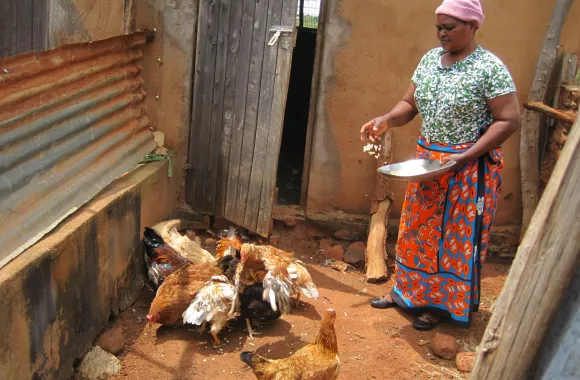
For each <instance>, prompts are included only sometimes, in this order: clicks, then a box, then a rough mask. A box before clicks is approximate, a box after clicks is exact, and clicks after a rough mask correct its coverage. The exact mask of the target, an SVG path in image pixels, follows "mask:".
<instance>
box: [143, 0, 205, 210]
mask: <svg viewBox="0 0 580 380" xmlns="http://www.w3.org/2000/svg"><path fill="white" fill-rule="evenodd" d="M197 4H198V2H197V0H138V1H135V6H134V14H135V16H134V20H133V23H134V28H135V29H137V30H143V29H149V30H153V28H155V29H156V30H157V33H156V38H155V41H153V43H151V44H149V45H148V46H147V49H146V50H145V58H144V60H143V73H142V76H143V79H144V80H145V91H146V92H147V94H149V96H148V98H147V99H146V106H147V112H148V114H149V117H150V118H151V121H152V123H153V125H155V127H156V129H157V130H160V131H162V132H163V133H164V134H165V146H167V147H168V148H169V149H171V150H173V151H174V152H175V157H176V160H175V162H174V163H173V164H174V171H173V172H174V173H175V174H174V175H176V176H177V181H178V183H179V187H178V192H177V193H176V199H181V200H183V198H184V194H183V191H184V190H185V171H186V165H187V151H188V148H189V130H190V124H189V121H190V118H191V89H192V83H193V79H192V73H193V63H194V57H195V41H196V30H197V29H196V28H197ZM158 59H161V62H158ZM156 96H159V99H156Z"/></svg>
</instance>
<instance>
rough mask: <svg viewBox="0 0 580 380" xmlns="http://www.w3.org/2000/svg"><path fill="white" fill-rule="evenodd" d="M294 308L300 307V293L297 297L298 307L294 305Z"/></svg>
mask: <svg viewBox="0 0 580 380" xmlns="http://www.w3.org/2000/svg"><path fill="white" fill-rule="evenodd" d="M294 306H295V307H298V306H300V293H298V294H297V295H296V305H294Z"/></svg>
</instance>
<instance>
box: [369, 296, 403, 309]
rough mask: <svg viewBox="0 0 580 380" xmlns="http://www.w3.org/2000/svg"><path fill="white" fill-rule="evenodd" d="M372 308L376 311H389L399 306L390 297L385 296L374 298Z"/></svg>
mask: <svg viewBox="0 0 580 380" xmlns="http://www.w3.org/2000/svg"><path fill="white" fill-rule="evenodd" d="M371 306H372V307H374V308H375V309H388V308H391V307H395V306H397V304H396V303H395V302H393V300H392V299H391V297H390V296H383V297H379V298H373V299H372V300H371Z"/></svg>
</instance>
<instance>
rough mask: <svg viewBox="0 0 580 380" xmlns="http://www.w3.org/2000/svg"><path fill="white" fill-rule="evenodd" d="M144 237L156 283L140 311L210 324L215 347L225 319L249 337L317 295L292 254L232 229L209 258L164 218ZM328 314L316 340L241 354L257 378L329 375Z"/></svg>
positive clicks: (335, 366) (152, 318) (332, 342)
mask: <svg viewBox="0 0 580 380" xmlns="http://www.w3.org/2000/svg"><path fill="white" fill-rule="evenodd" d="M143 242H144V245H145V253H146V255H145V262H146V265H147V268H148V275H149V278H150V280H151V282H152V283H153V284H154V285H155V287H156V288H157V291H156V295H155V298H154V299H153V302H152V303H151V307H150V309H149V313H148V315H147V320H148V321H149V325H150V326H151V325H153V324H155V323H159V324H161V325H163V326H168V327H175V326H179V325H181V324H193V325H197V326H201V332H200V334H201V333H203V331H204V330H205V328H206V325H207V324H209V325H210V326H211V327H210V333H211V335H212V337H213V339H214V343H215V345H216V346H219V345H221V342H220V339H219V337H218V334H219V332H220V331H221V330H222V328H224V327H225V326H226V325H227V323H228V321H230V320H233V319H238V318H243V319H244V320H245V323H246V326H247V329H248V334H249V335H250V338H251V339H253V334H256V333H255V332H254V331H253V330H252V326H255V327H258V328H259V327H261V324H262V323H265V322H269V321H273V320H276V319H277V318H279V317H280V316H281V315H282V314H286V313H289V312H290V311H291V304H292V303H293V301H294V302H295V304H296V305H298V303H299V300H300V295H301V294H302V295H304V296H306V297H308V298H317V297H318V290H317V288H316V285H314V283H313V281H312V277H311V276H310V274H309V273H308V270H307V269H306V267H305V265H304V263H302V262H301V261H300V260H298V259H296V258H295V257H294V255H293V254H292V253H289V252H286V251H284V250H281V249H278V248H276V247H273V246H269V245H255V244H250V243H245V242H243V241H242V238H241V237H240V236H239V235H238V234H237V233H236V230H235V229H234V228H230V229H229V230H227V231H222V233H221V234H220V239H219V240H218V242H217V245H216V256H215V257H214V256H213V255H212V254H211V253H209V252H208V251H206V250H204V249H203V248H202V247H201V245H200V244H199V243H198V242H196V241H194V240H192V239H190V238H189V237H188V236H183V235H181V234H180V233H179V232H178V231H177V229H176V228H175V226H174V223H171V222H163V223H159V224H158V225H156V226H154V227H153V228H148V227H146V228H145V233H144V239H143ZM293 297H295V299H293ZM335 318H336V314H335V312H334V310H328V311H327V312H326V313H325V315H324V316H323V319H322V323H321V327H320V330H319V332H318V335H317V337H316V341H315V342H314V343H313V344H309V345H307V346H305V347H303V348H302V349H300V350H298V351H296V352H295V353H294V354H293V355H292V356H290V357H289V358H285V359H278V360H272V359H267V358H264V357H262V356H260V355H258V354H256V353H252V352H243V353H242V354H241V356H240V358H241V360H242V361H244V362H245V363H247V364H248V365H249V366H250V367H251V368H252V369H253V371H254V374H255V375H256V377H257V378H258V379H264V380H268V379H320V380H326V379H335V378H336V377H337V376H338V372H339V364H340V360H339V358H338V347H337V341H336V333H335V330H334V321H335Z"/></svg>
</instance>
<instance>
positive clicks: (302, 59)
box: [276, 0, 321, 206]
mask: <svg viewBox="0 0 580 380" xmlns="http://www.w3.org/2000/svg"><path fill="white" fill-rule="evenodd" d="M320 10H321V0H300V1H299V5H298V10H297V14H296V26H297V36H296V46H295V47H294V53H293V56H292V68H291V71H290V83H289V86H288V97H287V100H286V110H285V114H284V126H283V130H282V142H281V147H280V156H279V159H278V172H277V178H276V186H277V188H278V198H277V202H278V204H279V205H284V206H290V205H299V204H300V202H301V197H302V191H303V190H302V188H303V186H302V181H303V177H304V167H305V165H304V157H305V153H306V146H307V131H308V115H309V112H310V103H311V102H310V98H311V90H312V80H313V73H314V66H315V57H316V46H317V43H316V39H317V37H318V31H319V25H320V23H319V21H320Z"/></svg>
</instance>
